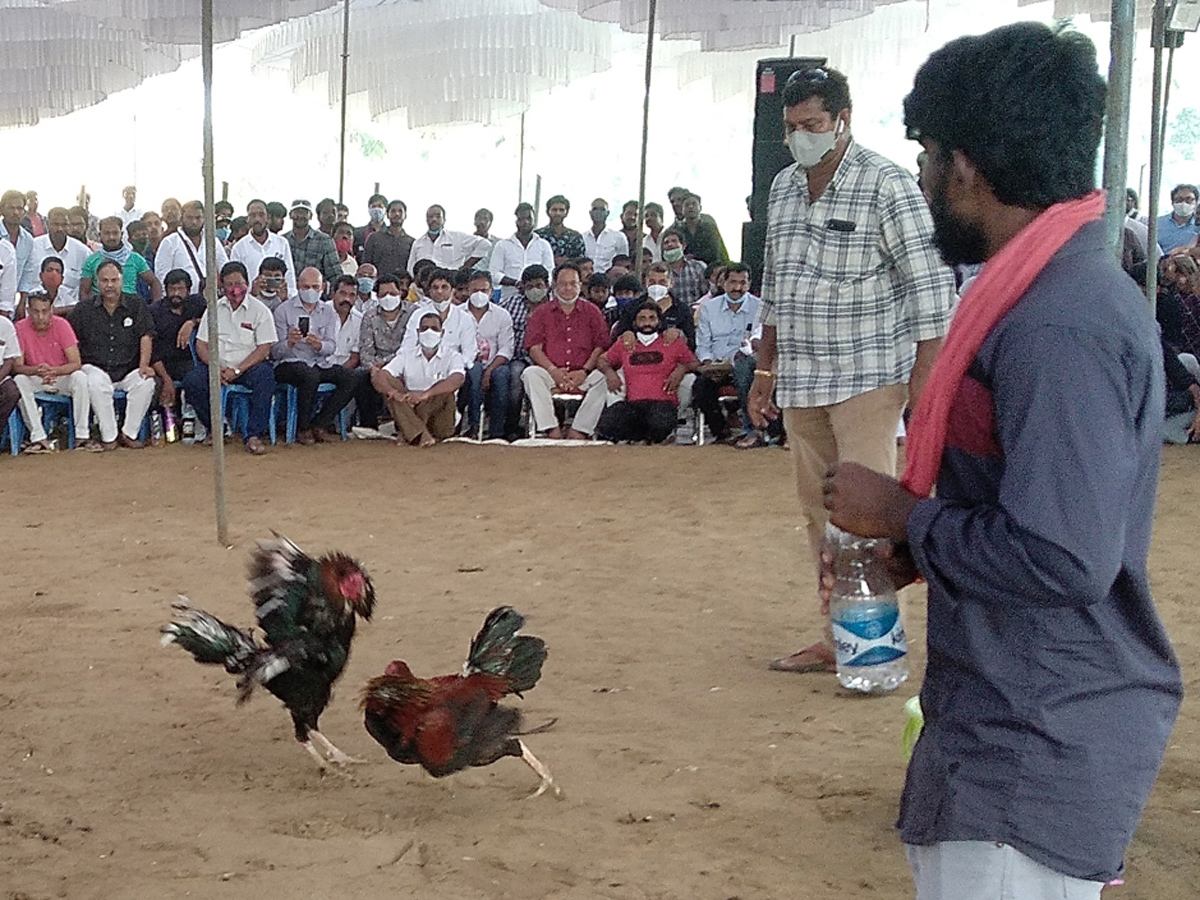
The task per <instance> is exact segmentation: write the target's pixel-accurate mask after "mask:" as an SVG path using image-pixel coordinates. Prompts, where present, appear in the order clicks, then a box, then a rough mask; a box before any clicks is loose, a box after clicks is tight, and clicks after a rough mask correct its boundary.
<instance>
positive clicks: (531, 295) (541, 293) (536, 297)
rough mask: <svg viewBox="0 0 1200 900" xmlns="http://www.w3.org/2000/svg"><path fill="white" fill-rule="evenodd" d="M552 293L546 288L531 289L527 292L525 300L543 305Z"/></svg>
mask: <svg viewBox="0 0 1200 900" xmlns="http://www.w3.org/2000/svg"><path fill="white" fill-rule="evenodd" d="M549 293H550V291H549V290H547V289H546V288H529V289H528V290H527V291H525V299H526V300H528V301H529V302H530V303H541V302H542V301H543V300H545V299H546V295H547V294H549Z"/></svg>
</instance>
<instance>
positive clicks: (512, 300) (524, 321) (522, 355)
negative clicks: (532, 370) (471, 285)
mask: <svg viewBox="0 0 1200 900" xmlns="http://www.w3.org/2000/svg"><path fill="white" fill-rule="evenodd" d="M496 303H497V304H499V305H500V306H502V307H504V308H505V309H506V310H508V314H509V315H510V316H512V323H513V358H514V359H519V360H521V361H522V362H528V361H529V354H528V353H526V352H525V349H524V348H525V326H526V325H528V324H529V304H528V303H527V302H526V300H525V295H524V294H522V293H521V292H520V291H518V292H517V293H515V294H513V295H512V296H511V297H501V298H500V299H499V300H497V301H496Z"/></svg>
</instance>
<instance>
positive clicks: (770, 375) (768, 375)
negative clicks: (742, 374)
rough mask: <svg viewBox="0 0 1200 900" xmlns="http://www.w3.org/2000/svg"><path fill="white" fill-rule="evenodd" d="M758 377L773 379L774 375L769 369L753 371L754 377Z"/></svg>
mask: <svg viewBox="0 0 1200 900" xmlns="http://www.w3.org/2000/svg"><path fill="white" fill-rule="evenodd" d="M759 375H761V376H762V377H763V378H774V377H775V373H774V372H772V371H770V370H769V369H755V370H754V377H755V378H757V377H758V376H759Z"/></svg>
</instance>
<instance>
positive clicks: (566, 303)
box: [554, 291, 579, 307]
mask: <svg viewBox="0 0 1200 900" xmlns="http://www.w3.org/2000/svg"><path fill="white" fill-rule="evenodd" d="M554 297H555V299H556V300H558V302H559V303H561V304H562V305H563V306H566V307H572V306H574V305H575V301H576V300H578V299H579V295H578V294H576V295H575V296H574V297H572V298H571V299H570V300H568V299H567V298H566V297H564V296H563V295H562V294H560V293H558V292H557V291H556V292H555V293H554Z"/></svg>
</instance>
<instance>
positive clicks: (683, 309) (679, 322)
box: [613, 297, 696, 352]
mask: <svg viewBox="0 0 1200 900" xmlns="http://www.w3.org/2000/svg"><path fill="white" fill-rule="evenodd" d="M644 302H646V298H645V297H642V298H640V299H638V300H635V301H634V302H632V303H626V304H625V306H623V307H621V308H620V315H619V317H618V319H617V325H616V328H615V329H614V331H615V333H614V335H613V336H614V338H617V337H620V336H621V335H622V334H624V333H625V332H627V331H636V330H637V329H636V328H634V327H633V318H634V316H636V315H637V311H638V307H639V306H641V305H642V304H643V303H644ZM669 328H678V329H679V330H680V331H682V332H683V337H684V339H685V340H686V341H687V345H688V349H689V350H692V351H693V352H694V351H695V349H696V320H695V319H693V318H692V311H691V310H690V309H688V305H687V304H686V303H684V302H683V301H682V300H679V299H677V298H675V297H672V298H671V305H670V306H668V307H667V308H666V309H659V311H658V330H659V331H666V330H667V329H669Z"/></svg>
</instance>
